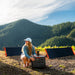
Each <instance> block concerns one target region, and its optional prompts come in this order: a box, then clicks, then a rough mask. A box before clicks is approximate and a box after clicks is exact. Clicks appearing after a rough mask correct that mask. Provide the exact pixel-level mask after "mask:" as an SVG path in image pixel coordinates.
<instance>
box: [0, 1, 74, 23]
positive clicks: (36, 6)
mask: <svg viewBox="0 0 75 75" xmlns="http://www.w3.org/2000/svg"><path fill="white" fill-rule="evenodd" d="M72 2H75V0H67V1H65V0H0V24H4V23H8V22H12V21H15V20H18V19H22V18H25V19H29V20H32V21H34V22H35V21H40V20H43V19H46V18H48V14H50V13H52V12H54V11H56V10H59V9H61V8H62V7H63V6H66V5H67V4H70V3H72Z"/></svg>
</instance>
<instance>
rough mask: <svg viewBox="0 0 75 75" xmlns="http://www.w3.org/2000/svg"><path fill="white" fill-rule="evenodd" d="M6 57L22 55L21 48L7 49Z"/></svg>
mask: <svg viewBox="0 0 75 75" xmlns="http://www.w3.org/2000/svg"><path fill="white" fill-rule="evenodd" d="M4 50H5V55H6V56H16V55H21V47H5V48H4Z"/></svg>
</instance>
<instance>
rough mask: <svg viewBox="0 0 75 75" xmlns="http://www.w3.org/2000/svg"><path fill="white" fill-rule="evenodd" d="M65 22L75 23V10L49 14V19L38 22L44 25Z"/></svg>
mask: <svg viewBox="0 0 75 75" xmlns="http://www.w3.org/2000/svg"><path fill="white" fill-rule="evenodd" d="M65 22H75V10H64V11H57V12H53V13H52V14H48V18H47V19H44V20H41V21H39V22H37V23H38V24H42V25H51V26H52V25H56V24H60V23H65Z"/></svg>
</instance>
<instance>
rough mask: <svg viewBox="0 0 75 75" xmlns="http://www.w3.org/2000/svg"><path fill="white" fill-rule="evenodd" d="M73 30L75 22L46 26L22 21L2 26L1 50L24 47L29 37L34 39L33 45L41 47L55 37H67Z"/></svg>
mask: <svg viewBox="0 0 75 75" xmlns="http://www.w3.org/2000/svg"><path fill="white" fill-rule="evenodd" d="M73 29H75V22H66V23H61V24H58V25H54V26H45V25H39V24H36V23H33V22H31V21H29V20H26V19H21V20H18V21H15V22H12V23H9V24H5V25H2V26H0V49H1V48H3V47H6V46H8V47H13V46H16V47H18V46H22V45H23V44H24V39H25V38H27V37H30V38H32V40H33V41H32V43H33V44H34V45H35V46H39V45H40V44H42V43H44V42H45V41H46V40H47V39H50V38H54V37H55V36H58V37H60V36H62V35H64V36H67V35H68V34H70V32H71V31H72V30H73ZM60 45H61V44H60ZM66 45H67V44H66Z"/></svg>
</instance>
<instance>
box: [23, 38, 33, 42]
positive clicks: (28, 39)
mask: <svg viewBox="0 0 75 75" xmlns="http://www.w3.org/2000/svg"><path fill="white" fill-rule="evenodd" d="M24 41H29V42H32V39H31V38H26V39H24Z"/></svg>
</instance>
